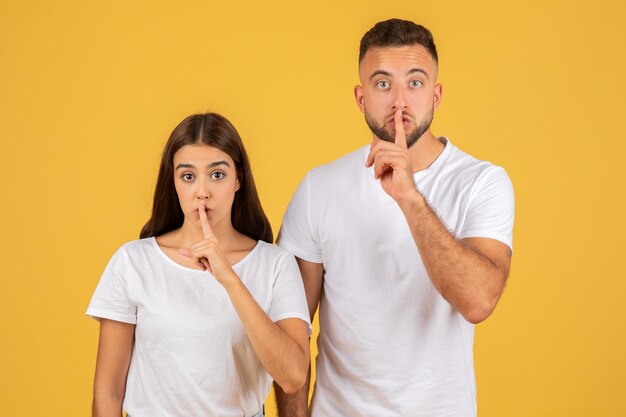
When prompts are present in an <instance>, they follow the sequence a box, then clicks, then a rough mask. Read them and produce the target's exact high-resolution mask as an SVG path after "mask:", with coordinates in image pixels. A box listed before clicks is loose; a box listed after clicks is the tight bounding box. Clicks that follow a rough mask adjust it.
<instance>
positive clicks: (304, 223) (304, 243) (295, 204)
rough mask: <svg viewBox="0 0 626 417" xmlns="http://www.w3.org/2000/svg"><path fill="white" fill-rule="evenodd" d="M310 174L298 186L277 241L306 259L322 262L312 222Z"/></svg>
mask: <svg viewBox="0 0 626 417" xmlns="http://www.w3.org/2000/svg"><path fill="white" fill-rule="evenodd" d="M309 183H310V175H307V176H306V177H305V178H304V180H302V182H301V183H300V185H299V186H298V189H297V190H296V192H295V194H294V195H293V197H292V198H291V202H290V203H289V206H288V207H287V211H286V212H285V216H284V217H283V223H282V225H281V227H280V232H279V233H278V239H277V243H278V245H279V246H281V247H282V248H284V249H286V250H287V251H289V252H290V253H292V254H294V255H295V256H297V257H298V258H300V259H304V260H305V261H309V262H315V263H322V252H321V250H320V246H319V244H318V241H317V239H316V237H315V234H314V228H313V224H312V222H311V195H310V184H309Z"/></svg>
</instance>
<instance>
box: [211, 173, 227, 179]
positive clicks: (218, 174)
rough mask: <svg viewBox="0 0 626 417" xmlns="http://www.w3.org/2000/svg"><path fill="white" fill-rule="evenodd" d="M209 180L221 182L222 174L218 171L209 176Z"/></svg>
mask: <svg viewBox="0 0 626 417" xmlns="http://www.w3.org/2000/svg"><path fill="white" fill-rule="evenodd" d="M211 178H213V179H214V180H221V179H222V178H224V173H223V172H220V171H216V172H214V173H212V174H211Z"/></svg>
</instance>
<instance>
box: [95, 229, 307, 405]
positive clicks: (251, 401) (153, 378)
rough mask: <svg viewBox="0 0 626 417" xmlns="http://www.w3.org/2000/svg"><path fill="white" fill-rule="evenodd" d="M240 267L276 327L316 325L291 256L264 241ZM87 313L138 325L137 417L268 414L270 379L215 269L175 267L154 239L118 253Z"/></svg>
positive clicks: (132, 388)
mask: <svg viewBox="0 0 626 417" xmlns="http://www.w3.org/2000/svg"><path fill="white" fill-rule="evenodd" d="M233 269H234V271H235V272H236V273H237V275H239V277H240V278H241V280H242V281H243V283H244V284H245V286H246V287H247V288H248V290H249V291H250V293H251V294H252V295H253V297H254V299H255V300H256V301H257V302H258V303H259V305H260V306H261V308H262V309H263V310H264V311H265V313H267V315H268V316H269V318H270V319H271V320H272V321H274V322H276V321H279V320H282V319H286V318H299V319H302V320H304V321H305V322H306V323H307V324H308V323H309V313H308V308H307V304H306V298H305V295H304V287H303V285H302V278H301V276H300V271H299V269H298V265H297V264H296V261H295V259H294V257H293V255H291V254H289V253H288V252H287V251H285V250H283V249H281V248H279V247H277V246H274V245H271V244H269V243H266V242H263V241H259V242H258V244H257V245H256V246H255V247H254V249H253V250H252V251H251V252H250V253H249V254H248V255H246V256H245V257H244V258H243V259H242V260H241V261H239V262H238V263H237V264H235V265H234V266H233ZM87 314H88V315H90V316H93V317H95V318H106V319H111V320H116V321H121V322H125V323H132V324H135V325H136V327H135V344H134V346H133V351H132V357H131V360H130V368H129V371H128V378H127V381H126V396H125V398H124V410H125V411H126V412H127V413H128V414H130V415H131V416H132V417H158V416H168V417H174V416H177V417H180V416H220V417H222V416H223V417H230V416H232V417H235V416H237V417H241V416H253V415H255V414H256V413H258V412H259V410H260V409H261V408H262V406H263V402H264V401H265V398H266V397H267V394H268V393H269V390H270V387H271V383H272V378H271V376H270V375H269V374H268V373H267V371H266V370H265V368H263V366H262V365H261V363H260V362H259V360H258V358H257V356H256V354H255V353H254V350H253V348H252V345H251V344H250V341H249V340H248V337H247V335H246V333H245V331H244V328H243V325H242V324H241V321H240V320H239V317H238V316H237V313H236V312H235V309H234V307H233V305H232V303H231V301H230V299H229V298H228V295H227V293H226V290H225V289H224V287H222V285H221V284H220V283H219V282H217V280H216V279H215V278H214V277H213V276H212V275H211V274H210V273H209V272H206V271H200V270H195V269H191V268H186V267H184V266H182V265H180V264H178V263H176V262H174V261H173V260H172V259H171V258H169V257H168V256H167V255H166V254H165V253H164V252H163V251H162V250H161V248H160V247H159V246H158V244H157V242H156V240H155V239H154V238H147V239H141V240H136V241H133V242H129V243H127V244H125V245H123V246H122V247H121V248H120V249H119V250H118V251H117V252H116V253H115V255H113V258H112V259H111V260H110V261H109V264H108V265H107V267H106V270H105V271H104V274H103V275H102V278H101V279H100V282H99V284H98V287H97V288H96V291H95V293H94V295H93V298H92V300H91V303H90V304H89V307H88V309H87ZM308 326H309V331H310V324H308Z"/></svg>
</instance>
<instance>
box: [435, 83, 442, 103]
mask: <svg viewBox="0 0 626 417" xmlns="http://www.w3.org/2000/svg"><path fill="white" fill-rule="evenodd" d="M433 97H434V100H433V106H434V107H435V108H437V107H439V104H440V103H441V98H442V97H443V85H442V84H441V83H439V84H435V93H434V94H433Z"/></svg>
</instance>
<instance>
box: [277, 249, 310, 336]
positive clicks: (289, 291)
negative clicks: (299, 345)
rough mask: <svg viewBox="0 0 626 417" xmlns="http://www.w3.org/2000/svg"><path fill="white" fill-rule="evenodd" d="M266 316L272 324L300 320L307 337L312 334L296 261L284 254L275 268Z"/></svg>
mask: <svg viewBox="0 0 626 417" xmlns="http://www.w3.org/2000/svg"><path fill="white" fill-rule="evenodd" d="M268 316H269V318H270V320H272V321H273V322H277V321H279V320H283V319H288V318H298V319H301V320H303V321H304V322H305V323H306V324H307V328H308V331H309V336H311V333H313V329H312V327H311V320H310V318H309V307H308V305H307V302H306V295H305V293H304V284H303V283H302V276H301V275H300V268H298V264H297V263H296V259H295V258H294V257H293V256H292V255H291V254H288V253H286V252H284V253H283V255H282V256H281V257H280V258H279V262H278V264H277V266H276V276H275V279H274V285H273V287H272V302H271V303H270V308H269V312H268Z"/></svg>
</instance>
